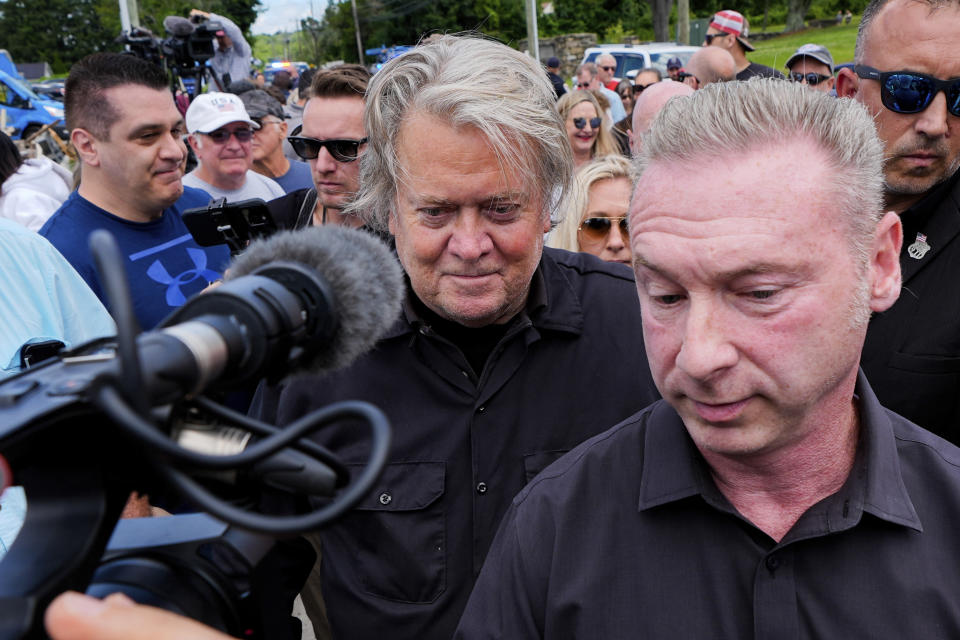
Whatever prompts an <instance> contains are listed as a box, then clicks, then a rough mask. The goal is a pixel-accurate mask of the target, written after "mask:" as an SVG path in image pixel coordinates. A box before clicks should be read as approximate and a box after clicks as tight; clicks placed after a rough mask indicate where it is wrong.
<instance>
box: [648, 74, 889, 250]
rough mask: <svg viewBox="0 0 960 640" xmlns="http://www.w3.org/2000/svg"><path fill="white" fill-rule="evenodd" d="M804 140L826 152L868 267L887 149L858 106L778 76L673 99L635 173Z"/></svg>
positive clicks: (719, 85)
mask: <svg viewBox="0 0 960 640" xmlns="http://www.w3.org/2000/svg"><path fill="white" fill-rule="evenodd" d="M798 139H807V140H810V141H812V142H813V143H815V144H816V145H817V146H818V147H819V148H820V149H822V150H823V151H824V152H825V155H826V156H827V158H828V163H829V164H828V166H826V167H824V168H825V173H826V174H827V175H829V176H830V181H831V182H832V183H833V184H832V185H826V186H827V187H828V188H829V187H832V193H833V194H835V198H836V200H835V202H836V204H837V206H838V208H839V211H840V212H841V213H842V215H843V216H844V217H845V219H846V222H847V225H848V227H849V231H850V241H851V242H850V246H851V249H852V250H853V253H854V256H855V258H856V259H858V261H859V264H860V265H861V266H862V267H865V266H866V265H867V264H868V260H869V256H870V246H871V242H872V238H873V234H874V232H875V231H876V227H877V223H878V222H879V221H880V219H881V218H882V217H883V144H882V143H881V142H880V139H879V137H878V136H877V132H876V128H875V127H874V124H873V118H871V117H870V114H869V113H868V112H867V110H866V108H865V107H864V106H863V105H862V104H860V103H858V102H855V101H853V100H846V99H842V100H838V99H836V98H833V97H831V96H828V95H827V94H825V93H822V92H820V91H810V90H809V89H807V88H806V87H804V86H803V85H802V84H800V83H798V82H783V81H782V80H776V79H754V80H751V81H750V82H723V83H716V84H711V85H709V86H707V87H705V88H704V89H701V90H700V91H697V92H695V93H694V94H692V95H691V96H689V97H688V98H686V99H685V100H671V101H669V102H667V104H666V106H665V107H664V108H663V109H662V110H661V111H660V113H659V114H658V115H657V117H656V119H655V120H654V121H653V125H652V126H651V127H650V131H649V132H648V133H647V134H646V135H645V136H644V138H643V148H642V149H641V152H640V154H639V155H638V157H637V158H636V160H635V161H634V168H635V171H636V173H637V176H638V177H639V176H642V174H643V172H644V171H645V170H646V168H647V167H649V166H650V165H652V164H656V163H658V162H670V161H684V160H686V161H689V160H693V159H697V158H704V157H710V156H711V155H719V154H720V153H729V152H733V153H746V152H749V151H751V150H754V149H757V148H763V147H769V146H771V145H776V144H782V143H786V142H789V141H792V140H798ZM721 150H722V151H721ZM797 205H798V206H803V203H797Z"/></svg>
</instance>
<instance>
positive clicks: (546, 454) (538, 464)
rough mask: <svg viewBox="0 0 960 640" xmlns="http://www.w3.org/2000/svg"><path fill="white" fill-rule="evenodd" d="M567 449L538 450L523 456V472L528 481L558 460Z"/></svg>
mask: <svg viewBox="0 0 960 640" xmlns="http://www.w3.org/2000/svg"><path fill="white" fill-rule="evenodd" d="M568 451H570V450H569V449H555V450H553V451H538V452H536V453H528V454H525V455H524V456H523V473H524V476H526V481H527V482H528V483H529V482H530V481H531V480H533V478H534V477H535V476H536V475H537V474H538V473H540V472H541V471H543V470H544V469H546V468H547V467H549V466H550V465H551V464H553V463H554V462H556V461H557V460H559V459H560V458H561V457H563V455H564V454H565V453H567V452H568Z"/></svg>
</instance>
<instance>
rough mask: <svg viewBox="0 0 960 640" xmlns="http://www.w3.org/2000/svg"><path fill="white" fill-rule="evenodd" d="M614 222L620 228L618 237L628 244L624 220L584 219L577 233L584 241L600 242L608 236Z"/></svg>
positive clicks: (628, 238) (627, 232) (628, 235)
mask: <svg viewBox="0 0 960 640" xmlns="http://www.w3.org/2000/svg"><path fill="white" fill-rule="evenodd" d="M614 222H616V223H617V225H618V226H619V227H620V235H621V236H623V241H624V242H630V232H629V231H628V230H627V219H626V218H585V219H584V220H583V222H581V223H580V227H579V228H578V229H577V231H580V232H582V233H583V237H584V239H586V240H592V241H594V242H600V241H602V240H604V239H606V237H607V235H609V233H610V226H611V225H612V224H613V223H614Z"/></svg>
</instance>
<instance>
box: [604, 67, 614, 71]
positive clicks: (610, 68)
mask: <svg viewBox="0 0 960 640" xmlns="http://www.w3.org/2000/svg"><path fill="white" fill-rule="evenodd" d="M600 68H601V69H603V70H604V71H616V70H617V68H616V67H600Z"/></svg>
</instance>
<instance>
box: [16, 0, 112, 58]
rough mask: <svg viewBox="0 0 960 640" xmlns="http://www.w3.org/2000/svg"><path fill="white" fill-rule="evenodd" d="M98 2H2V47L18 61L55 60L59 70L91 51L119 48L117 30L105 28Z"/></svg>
mask: <svg viewBox="0 0 960 640" xmlns="http://www.w3.org/2000/svg"><path fill="white" fill-rule="evenodd" d="M98 2H99V0H45V1H44V2H42V3H38V2H36V1H35V0H5V1H4V2H2V3H0V11H2V15H0V48H4V49H6V50H7V51H9V52H10V55H11V56H13V59H14V60H15V61H20V62H51V63H52V64H51V66H53V67H54V71H55V72H58V73H63V72H65V71H66V70H67V69H68V68H69V66H70V65H71V64H73V62H75V61H76V60H79V59H80V58H82V57H83V56H85V55H87V54H90V53H93V52H95V51H103V50H115V49H116V45H115V44H114V43H113V42H112V40H113V38H114V37H115V36H116V34H115V33H110V32H109V31H107V29H105V28H104V25H103V23H102V21H101V19H100V14H99V13H98V10H97V9H98ZM118 11H119V8H118Z"/></svg>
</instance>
